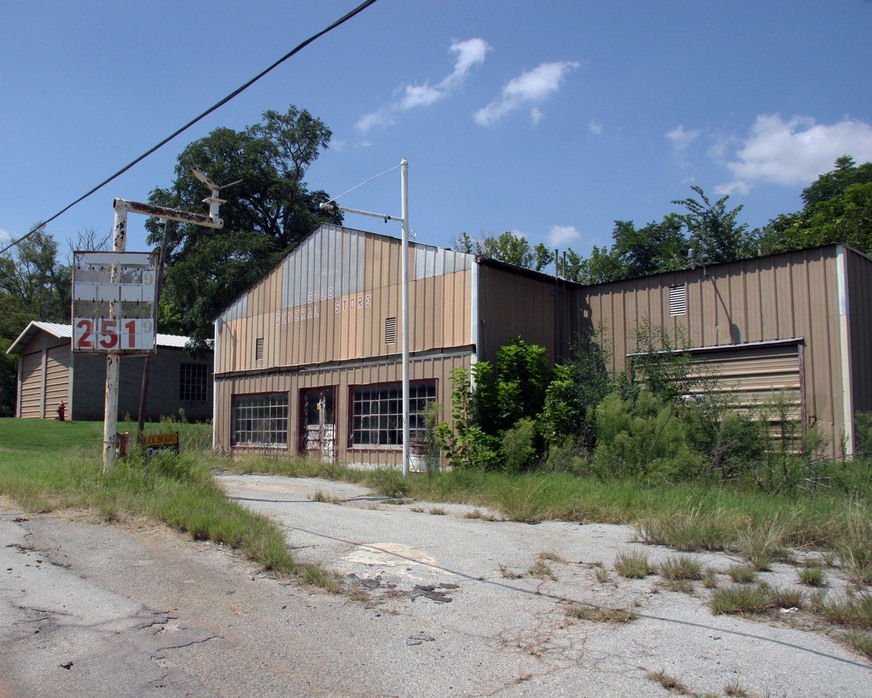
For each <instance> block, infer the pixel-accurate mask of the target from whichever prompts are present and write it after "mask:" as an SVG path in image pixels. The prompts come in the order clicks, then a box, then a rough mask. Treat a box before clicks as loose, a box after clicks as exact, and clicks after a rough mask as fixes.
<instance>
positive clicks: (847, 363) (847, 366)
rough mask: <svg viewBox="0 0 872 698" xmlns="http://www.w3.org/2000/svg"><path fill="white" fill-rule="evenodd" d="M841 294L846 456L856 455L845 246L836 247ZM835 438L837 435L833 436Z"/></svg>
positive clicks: (840, 320)
mask: <svg viewBox="0 0 872 698" xmlns="http://www.w3.org/2000/svg"><path fill="white" fill-rule="evenodd" d="M836 278H837V279H838V293H839V349H840V353H841V358H842V413H843V415H844V416H843V419H844V422H845V455H846V456H852V455H854V390H853V384H852V383H851V351H850V341H851V326H850V323H849V322H848V320H849V318H850V308H849V307H848V260H847V250H846V249H845V247H844V246H842V245H839V246H838V247H836ZM833 436H834V437H835V434H833Z"/></svg>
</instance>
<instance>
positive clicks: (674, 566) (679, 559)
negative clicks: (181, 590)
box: [660, 555, 702, 580]
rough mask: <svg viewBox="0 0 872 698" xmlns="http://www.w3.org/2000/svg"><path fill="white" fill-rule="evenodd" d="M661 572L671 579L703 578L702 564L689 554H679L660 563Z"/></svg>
mask: <svg viewBox="0 0 872 698" xmlns="http://www.w3.org/2000/svg"><path fill="white" fill-rule="evenodd" d="M660 574H661V575H662V576H663V577H665V578H666V579H669V580H680V579H686V580H696V579H702V565H701V564H700V563H699V562H698V561H697V560H695V559H693V558H692V557H690V556H689V555H677V556H675V557H669V558H667V559H666V560H664V561H663V562H662V563H661V564H660Z"/></svg>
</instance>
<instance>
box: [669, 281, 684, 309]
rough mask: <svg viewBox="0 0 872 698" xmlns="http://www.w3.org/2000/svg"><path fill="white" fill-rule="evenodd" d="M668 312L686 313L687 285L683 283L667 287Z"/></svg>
mask: <svg viewBox="0 0 872 698" xmlns="http://www.w3.org/2000/svg"><path fill="white" fill-rule="evenodd" d="M669 314H670V315H671V316H675V315H687V286H685V285H684V284H681V285H680V286H670V287H669Z"/></svg>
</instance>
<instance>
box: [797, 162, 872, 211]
mask: <svg viewBox="0 0 872 698" xmlns="http://www.w3.org/2000/svg"><path fill="white" fill-rule="evenodd" d="M869 182H872V162H867V163H865V164H863V165H860V166H859V167H857V163H856V162H855V161H854V158H852V157H851V156H850V155H842V156H841V157H839V158H836V162H835V167H834V169H833V170H831V171H830V172H827V173H825V174H822V175H820V176H819V177H818V178H817V180H816V181H815V182H812V183H811V184H809V185H808V186H807V187H806V188H805V189H803V190H802V201H803V204H805V206H804V208H805V209H810V208H814V207H815V206H817V204H820V203H823V202H824V201H829V200H830V199H833V198H835V197H837V196H841V195H843V194H844V193H845V191H846V190H847V189H848V187H850V186H851V185H852V184H867V183H869Z"/></svg>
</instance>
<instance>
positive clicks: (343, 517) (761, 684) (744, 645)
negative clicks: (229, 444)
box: [0, 476, 872, 698]
mask: <svg viewBox="0 0 872 698" xmlns="http://www.w3.org/2000/svg"><path fill="white" fill-rule="evenodd" d="M220 481H221V483H222V485H223V486H224V487H225V489H226V490H227V492H228V495H229V496H231V497H233V498H235V499H236V500H237V501H239V502H240V503H242V504H244V505H245V506H248V507H250V508H252V509H254V510H256V511H260V512H262V513H265V514H268V515H270V516H272V517H274V518H275V520H276V521H277V522H279V523H280V524H281V525H282V526H283V527H284V529H285V532H286V538H287V541H288V543H289V545H290V546H291V547H292V548H293V549H294V551H295V554H296V556H297V558H298V559H299V560H301V561H312V562H318V563H320V564H322V565H324V566H326V567H327V568H329V569H332V570H335V572H336V573H337V574H338V575H339V576H340V577H341V579H342V588H343V590H342V592H341V593H338V594H330V593H326V592H323V591H320V590H315V589H310V588H307V587H303V586H301V585H299V584H297V583H296V582H288V581H282V580H277V579H275V578H273V577H272V576H271V575H269V574H267V573H263V572H262V571H260V570H259V569H258V568H257V567H256V566H254V565H252V564H251V563H249V562H246V561H244V560H242V559H240V558H239V556H237V555H235V554H234V553H233V552H232V551H228V550H226V549H223V548H221V547H220V546H216V545H213V544H210V543H203V542H198V541H192V540H190V539H188V538H185V537H183V536H181V535H178V534H176V533H174V532H172V531H169V530H167V529H166V528H163V527H160V526H155V525H153V524H149V523H147V522H136V521H128V522H124V524H123V525H113V526H109V525H102V524H97V523H94V522H93V521H91V520H90V519H88V518H87V517H86V516H84V515H83V516H79V517H71V516H70V515H69V514H67V515H63V514H57V515H49V516H35V517H34V516H27V515H24V514H22V513H21V512H18V511H16V510H15V509H14V508H13V507H12V506H11V505H10V503H9V502H5V503H2V502H0V542H2V546H0V698H2V697H5V696H55V695H59V694H63V695H67V696H127V695H130V696H134V695H135V696H141V695H161V696H183V695H184V696H252V695H258V696H297V695H300V696H303V695H324V696H334V695H347V696H390V695H395V696H413V695H414V696H453V695H474V696H485V695H488V696H490V695H498V696H542V695H548V696H561V695H566V696H626V695H630V696H637V695H638V696H650V695H669V692H668V691H667V690H666V689H664V688H662V687H661V686H660V685H659V684H658V683H656V682H654V681H653V680H652V679H651V678H649V674H650V673H653V672H663V673H664V674H666V675H669V676H671V677H674V678H675V679H678V680H680V681H681V682H682V683H683V684H684V685H685V686H686V687H687V690H689V691H692V692H694V693H700V694H701V693H709V694H715V695H724V694H725V693H726V690H727V689H728V688H741V689H743V690H745V691H747V692H749V693H755V694H759V695H771V696H782V695H785V696H810V695H814V696H868V695H870V694H872V670H870V664H869V662H867V661H866V660H865V659H863V658H860V657H858V656H857V655H856V654H854V653H852V652H850V651H849V650H848V649H846V648H845V647H844V646H843V645H841V644H839V643H838V642H837V641H835V640H834V639H831V638H830V637H827V636H826V635H824V634H823V633H821V632H814V631H811V630H809V629H807V627H808V625H809V623H810V621H809V620H808V619H807V618H804V616H803V613H802V612H801V611H800V612H796V613H786V614H783V615H778V614H776V615H775V616H774V617H773V618H772V619H770V620H769V621H767V622H759V621H758V622H755V621H751V620H743V619H740V618H736V617H732V616H713V615H712V614H711V612H710V611H709V610H708V608H707V606H706V604H705V602H706V599H707V598H708V594H709V593H710V592H708V591H707V590H705V589H703V588H702V586H701V584H699V583H697V586H696V588H695V590H694V593H693V595H690V594H687V593H683V592H677V591H669V590H668V589H667V588H666V587H665V586H664V584H663V580H662V579H660V578H658V577H655V576H650V577H648V578H646V579H642V580H628V579H624V578H622V577H619V576H618V575H617V574H616V573H615V572H614V569H613V562H614V559H615V556H616V555H617V554H618V553H619V552H622V551H623V552H627V551H631V550H634V549H638V550H641V551H642V552H644V553H646V554H647V555H648V556H649V558H650V559H651V560H652V562H656V561H657V560H658V559H663V558H665V557H667V556H669V555H674V552H672V551H669V550H666V549H662V548H658V547H653V546H640V545H638V544H637V543H634V542H633V538H634V536H635V532H634V531H633V530H632V529H630V528H627V527H622V526H609V525H599V524H585V525H579V524H577V523H558V522H543V523H541V524H538V525H530V524H525V523H516V522H500V521H491V520H487V516H488V514H489V512H479V513H480V514H481V515H482V516H480V517H479V518H469V517H468V515H469V514H472V513H474V510H473V509H472V508H471V507H463V506H457V505H444V504H439V505H431V504H421V503H414V504H406V505H402V506H400V505H391V504H385V503H384V502H383V501H381V500H380V499H379V498H377V497H374V496H372V495H371V493H369V492H367V491H366V490H364V489H362V488H359V487H356V486H353V485H347V484H341V483H334V482H331V481H326V480H316V479H287V478H278V477H265V476H222V477H221V478H220ZM699 557H700V559H701V560H702V561H703V562H704V563H705V564H710V565H713V566H715V567H717V568H718V569H725V568H726V567H727V566H728V565H729V564H730V563H731V562H734V561H733V560H731V559H730V558H728V557H726V556H722V555H700V556H699ZM604 574H607V576H608V579H606V580H605V581H604V578H603V575H604ZM764 577H765V578H767V581H770V583H775V584H780V585H788V584H793V583H795V581H796V572H795V570H794V569H793V568H790V567H788V566H776V567H775V568H774V569H773V572H771V573H766V574H765V575H764ZM725 580H726V577H725V576H724V577H722V578H721V579H720V581H721V584H724V583H726V581H725ZM843 588H844V585H843V582H842V581H840V580H838V579H835V578H832V579H831V593H840V591H841V590H842V589H843ZM573 608H575V609H579V608H587V609H593V610H595V609H600V608H619V609H630V610H632V611H633V612H634V613H635V614H636V618H635V619H634V620H632V621H630V622H627V623H611V622H602V621H593V620H583V619H577V618H572V617H571V616H570V615H568V611H569V610H570V609H573Z"/></svg>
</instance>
